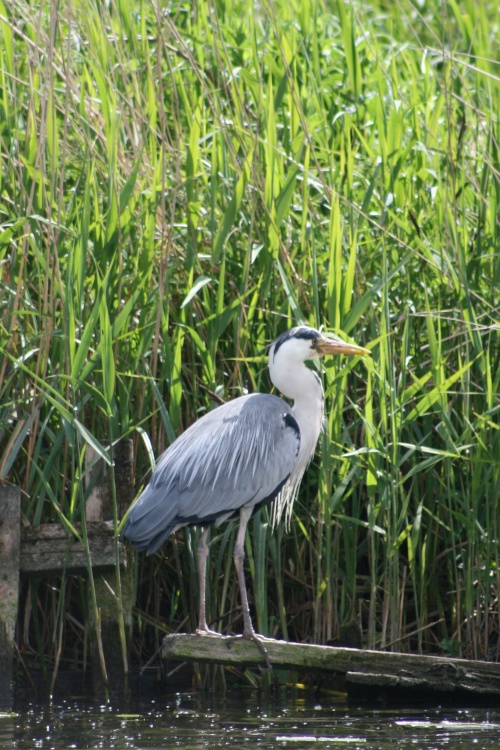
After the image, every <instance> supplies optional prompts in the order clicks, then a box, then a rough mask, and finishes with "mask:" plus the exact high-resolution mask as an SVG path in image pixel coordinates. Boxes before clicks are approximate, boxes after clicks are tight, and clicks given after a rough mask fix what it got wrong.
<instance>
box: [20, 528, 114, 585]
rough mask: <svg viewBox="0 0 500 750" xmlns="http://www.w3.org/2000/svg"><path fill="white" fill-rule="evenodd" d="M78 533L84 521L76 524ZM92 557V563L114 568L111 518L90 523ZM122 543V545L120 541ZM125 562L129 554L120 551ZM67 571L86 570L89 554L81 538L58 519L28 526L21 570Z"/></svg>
mask: <svg viewBox="0 0 500 750" xmlns="http://www.w3.org/2000/svg"><path fill="white" fill-rule="evenodd" d="M75 527H76V530H77V531H78V533H81V525H80V524H75ZM87 534H88V539H89V549H90V557H91V560H92V567H93V568H96V569H100V568H114V566H115V536H114V535H115V532H114V527H113V522H112V521H94V522H92V523H87ZM120 546H121V545H120ZM121 560H122V563H123V564H124V563H125V561H126V555H125V554H123V555H121ZM63 568H65V569H66V572H68V573H74V574H85V573H86V572H87V555H86V552H85V547H84V545H83V544H82V542H80V540H79V539H78V538H77V537H76V536H74V534H70V533H69V532H67V531H66V530H65V529H64V527H63V526H61V525H60V524H58V523H48V524H41V525H40V526H28V527H25V528H23V529H22V531H21V553H20V559H19V569H20V571H21V573H24V574H30V573H37V574H45V575H49V574H60V572H61V570H62V569H63Z"/></svg>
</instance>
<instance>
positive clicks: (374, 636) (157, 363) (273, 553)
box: [0, 0, 500, 656]
mask: <svg viewBox="0 0 500 750" xmlns="http://www.w3.org/2000/svg"><path fill="white" fill-rule="evenodd" d="M230 5H231V7H230ZM230 5H229V4H228V3H212V2H204V1H200V2H199V3H196V4H195V6H193V8H191V9H189V10H187V9H186V8H185V7H184V6H182V5H181V4H175V3H174V5H172V6H171V7H169V9H167V10H165V12H162V13H160V12H159V11H158V8H157V6H156V5H154V4H152V3H150V2H148V0H141V1H140V2H139V1H138V2H137V3H133V4H132V5H130V4H126V3H121V2H120V3H114V4H111V5H110V6H106V7H104V6H103V5H102V4H101V3H97V2H91V3H85V4H83V3H80V2H73V3H68V4H67V5H65V6H64V7H63V6H54V5H53V4H51V3H42V4H41V5H40V7H39V8H37V9H36V11H35V10H34V9H33V8H32V6H31V5H30V4H29V3H27V2H21V1H20V0H19V2H16V3H14V4H13V5H12V7H9V8H7V7H5V5H4V4H0V16H1V19H0V21H1V33H2V39H3V47H2V49H0V68H1V76H2V87H1V94H0V96H1V102H0V103H1V121H2V131H1V154H2V162H3V167H4V168H3V170H2V177H1V180H2V187H1V193H0V221H1V224H2V234H1V236H0V263H1V264H2V265H1V266H0V272H1V274H2V275H1V290H2V294H1V295H0V306H1V326H2V328H1V330H2V335H1V338H2V349H1V358H0V373H1V384H0V393H1V398H0V413H1V417H0V446H1V448H0V476H1V477H2V479H8V480H9V481H12V482H16V483H18V484H20V485H21V486H22V487H23V490H24V492H25V494H26V501H25V507H24V512H25V515H26V517H27V518H28V519H29V520H30V521H31V522H32V523H40V522H42V521H47V520H54V521H57V522H62V523H65V524H66V525H67V528H68V529H69V531H70V533H73V532H72V531H71V529H72V528H74V524H75V522H76V521H78V520H81V519H82V517H83V515H82V514H83V509H84V506H85V502H86V496H85V491H83V490H82V489H81V487H82V484H81V483H82V478H83V475H84V473H85V469H84V462H83V457H84V454H85V451H86V450H87V446H90V447H92V448H93V449H94V450H96V451H97V452H98V453H99V455H101V456H102V457H103V458H105V460H108V461H109V460H110V457H111V446H112V445H113V443H114V441H116V440H117V439H119V438H121V437H125V436H132V437H133V438H134V441H135V448H136V462H137V466H136V469H137V484H138V486H141V485H142V484H143V483H144V482H145V481H147V473H148V470H149V467H150V464H151V455H152V452H153V451H154V453H156V455H158V453H159V452H160V451H161V450H162V449H164V448H165V447H166V446H167V445H168V444H169V443H170V442H171V441H172V440H173V439H174V437H175V435H176V434H178V433H179V432H180V431H181V430H182V429H184V428H185V427H186V426H188V424H190V423H191V422H192V421H193V420H194V419H196V418H197V417H198V416H199V415H201V414H202V413H204V411H205V410H207V409H210V408H212V407H213V406H214V405H216V404H217V403H218V402H219V399H221V398H222V399H225V398H230V397H232V396H234V395H238V394H239V393H241V392H242V391H244V390H248V391H253V390H268V389H269V387H270V384H269V381H268V379H267V377H266V374H265V368H264V358H263V357H262V356H261V355H260V354H259V352H260V351H261V349H262V347H263V346H264V345H265V344H266V343H268V342H269V340H271V339H272V338H273V336H275V335H276V334H277V333H278V332H279V331H281V330H283V328H284V327H285V326H287V325H289V324H292V323H295V322H311V323H313V324H315V325H321V324H324V325H325V327H326V328H329V329H332V330H333V331H335V332H338V333H341V334H343V335H346V336H352V337H353V339H355V340H359V341H360V342H362V343H368V342H371V343H370V345H371V347H372V352H373V362H372V363H365V362H364V363H362V364H361V363H359V362H340V363H325V372H324V385H325V391H326V396H327V401H326V424H325V432H324V435H323V437H322V439H321V442H320V448H319V451H318V456H317V458H316V459H315V461H314V462H313V464H312V466H311V468H310V471H309V473H308V476H307V478H306V480H305V483H304V487H303V490H302V492H301V495H300V498H299V500H298V502H297V506H296V509H295V517H294V523H293V526H292V528H291V529H290V531H288V532H286V531H280V532H279V533H275V534H273V535H270V534H269V529H268V519H267V516H266V514H265V513H264V512H261V514H260V517H256V519H255V521H254V523H253V525H252V528H251V537H252V541H253V543H254V544H253V547H250V546H249V547H248V553H249V554H248V558H249V566H248V573H249V576H250V577H251V578H252V587H251V588H252V590H254V591H255V600H254V601H255V607H256V610H257V612H256V620H257V622H258V625H259V629H261V630H262V632H266V633H269V634H275V635H284V636H287V635H288V636H289V637H293V638H297V639H301V640H302V639H307V640H314V641H326V640H331V639H334V638H335V637H337V636H338V634H339V631H340V628H341V626H342V625H343V624H346V623H349V622H351V621H353V620H359V622H360V625H361V627H362V630H363V634H364V639H365V643H367V644H368V645H370V646H388V645H389V644H391V647H392V648H417V649H420V650H424V649H439V648H447V649H449V650H451V651H453V652H460V653H463V654H474V655H476V656H477V655H486V656H490V655H491V654H492V653H493V652H494V650H495V648H496V646H495V644H496V643H497V635H498V625H497V623H498V617H497V615H498V612H497V611H496V609H495V601H496V599H495V597H496V596H497V594H498V561H497V554H496V539H497V536H498V534H497V531H498V529H497V515H498V514H497V512H496V511H497V501H496V497H497V492H496V490H497V482H498V477H497V469H496V467H497V464H498V452H497V400H498V377H497V376H496V375H495V373H496V372H497V371H498V367H496V364H497V360H498V346H497V343H498V341H497V339H498V336H497V321H496V309H497V306H498V301H497V299H496V296H497V295H496V288H497V286H498V285H497V284H496V282H495V280H496V279H497V277H498V268H497V266H498V263H497V257H498V253H497V252H496V248H497V246H498V220H497V213H498V212H497V210H496V208H497V206H498V196H499V194H500V193H499V189H500V188H499V180H498V163H499V160H498V138H499V129H498V112H499V83H498V75H497V62H498V61H497V60H496V48H495V45H494V44H493V39H492V38H491V35H490V31H489V30H490V28H493V26H494V24H493V21H494V19H495V18H496V14H497V10H496V7H495V4H494V3H492V2H487V0H482V2H480V3H476V4H474V5H473V4H470V3H467V4H466V6H464V9H462V11H460V10H459V9H458V7H457V6H456V5H453V4H452V5H450V6H446V9H445V10H446V12H441V11H442V10H443V6H442V5H441V4H438V3H434V2H433V3H431V6H432V7H431V6H429V7H428V8H427V10H426V12H427V13H428V14H429V15H428V16H426V15H423V14H424V11H423V10H419V9H418V8H416V7H415V6H413V5H411V4H410V3H402V4H400V5H398V6H395V7H391V8H390V9H388V8H387V7H386V5H385V4H384V3H377V2H376V3H372V4H371V5H370V6H369V7H367V6H362V5H360V4H358V3H356V2H350V3H341V2H339V3H335V4H331V5H327V6H325V5H324V4H322V3H319V2H317V1H316V0H309V1H308V2H306V3H304V2H302V3H298V2H297V3H295V2H292V3H282V2H273V3H263V4H262V5H255V4H250V3H246V2H233V3H231V4H230ZM421 14H422V15H421ZM114 520H115V525H116V527H117V530H118V527H119V520H120V519H119V518H118V516H117V514H116V513H115V519H114ZM197 534H198V532H197V531H192V530H189V531H186V532H181V533H180V534H179V535H178V537H177V538H176V540H175V542H174V543H173V544H170V543H169V545H167V547H166V548H165V550H164V551H163V552H162V554H161V556H160V557H159V558H157V559H156V560H154V561H148V562H144V561H142V560H141V562H140V565H139V572H138V574H139V575H140V576H141V577H142V578H141V580H143V581H144V582H145V584H147V586H141V587H140V590H141V592H143V591H144V590H145V588H151V590H150V591H149V592H148V593H147V595H145V594H144V595H142V596H141V597H140V600H139V603H138V604H139V610H140V612H141V614H140V617H139V620H138V623H139V624H141V628H140V629H139V628H138V629H137V633H138V634H139V635H138V637H139V638H140V643H141V648H142V649H143V650H144V651H147V650H148V648H153V646H152V645H151V644H152V643H153V642H156V641H157V639H158V633H160V632H162V629H164V628H165V627H168V628H174V629H175V628H184V627H187V626H189V627H190V628H194V627H195V625H196V616H195V614H194V613H195V610H196V589H197V581H196V574H195V572H194V571H195V566H194V550H195V545H196V540H197ZM233 537H234V531H233V530H232V529H231V528H228V529H225V528H222V529H216V530H215V531H214V533H213V539H212V561H213V562H212V567H211V569H210V571H209V575H210V580H211V583H212V585H211V586H210V601H209V612H210V619H211V621H212V622H214V623H216V624H217V626H218V627H220V628H221V629H223V630H228V631H229V630H233V629H234V630H237V629H238V627H239V624H238V619H237V618H238V616H239V615H238V611H237V607H238V597H237V590H236V587H235V581H234V576H233V575H232V572H231V560H230V555H229V556H228V554H227V553H228V551H229V550H230V549H231V545H232V541H233ZM160 562H161V565H160ZM159 580H160V581H161V585H160V586H158V587H155V586H154V583H155V581H159ZM63 588H64V586H63V587H61V592H62V591H63ZM117 590H118V591H119V581H118V586H117ZM65 601H67V596H66V598H65V596H64V594H63V593H61V599H60V606H59V612H60V613H62V614H58V615H57V617H58V618H59V619H58V622H59V626H60V633H61V636H60V642H62V641H61V639H62V637H63V629H64V628H63V621H64V610H65V608H66V607H65ZM33 617H34V618H35V615H33ZM151 621H153V622H157V623H158V630H157V633H156V634H155V635H154V636H149V635H148V632H149V626H148V627H146V625H145V623H146V622H148V623H150V622H151ZM33 622H34V623H35V620H33ZM34 627H35V628H36V624H34ZM58 648H59V647H58Z"/></svg>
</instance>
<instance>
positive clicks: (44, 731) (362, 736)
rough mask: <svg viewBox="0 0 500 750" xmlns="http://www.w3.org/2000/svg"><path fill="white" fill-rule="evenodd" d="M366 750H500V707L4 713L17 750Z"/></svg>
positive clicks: (238, 695)
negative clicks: (493, 708)
mask: <svg viewBox="0 0 500 750" xmlns="http://www.w3.org/2000/svg"><path fill="white" fill-rule="evenodd" d="M310 747H311V748H312V747H316V748H321V749H322V750H323V749H326V748H335V749H339V748H360V750H385V748H391V750H394V749H395V748H397V750H406V749H408V750H410V748H411V750H427V749H428V750H439V749H440V748H449V749H450V750H493V749H494V750H498V748H499V747H500V709H499V710H496V709H495V710H480V709H474V710H469V711H466V710H448V709H447V710H446V711H444V710H443V711H441V710H439V709H434V710H427V711H423V710H421V709H419V710H418V711H401V710H400V711H398V712H397V713H396V712H391V711H369V710H366V709H363V710H361V709H359V710H352V709H348V708H347V707H345V706H339V704H338V702H335V701H331V700H328V699H327V698H324V699H322V700H321V702H317V701H316V700H315V699H314V697H313V696H309V695H305V696H303V697H302V696H297V695H294V696H290V695H283V696H282V697H281V698H280V699H276V700H270V699H267V700H265V699H259V698H258V696H257V694H256V693H250V692H245V691H239V690H237V691H234V690H233V691H231V695H229V696H225V697H222V698H220V699H217V700H215V699H211V697H210V696H206V695H200V694H193V693H182V694H178V695H176V696H173V697H171V698H169V699H166V700H165V699H162V700H159V699H156V700H154V701H148V702H145V703H141V704H138V705H135V706H134V709H133V710H132V709H130V708H129V709H128V711H127V712H126V713H125V712H124V711H123V708H119V707H116V706H115V707H113V706H105V707H99V706H97V707H96V706H92V705H89V704H88V703H84V702H71V703H70V702H68V703H64V702H61V703H58V704H53V705H50V706H46V707H43V708H41V707H39V706H38V707H35V706H32V707H30V708H28V710H23V711H20V712H18V714H17V715H14V716H9V715H6V714H3V715H0V750H7V749H8V750H12V749H13V748H20V749H22V748H26V749H28V748H29V750H32V749H33V748H43V750H49V749H53V750H61V749H62V748H64V749H66V748H78V749H79V748H82V749H83V748H120V750H121V749H123V748H137V749H139V748H140V749H141V750H146V748H148V749H149V748H165V749H167V748H169V749H170V748H183V750H191V748H192V749H193V750H194V749H195V748H200V749H201V748H204V749H206V748H229V749H231V748H235V749H236V750H243V748H269V749H271V748H272V749H273V750H275V749H276V748H283V749H285V748H288V749H290V748H292V749H295V748H297V749H298V748H310Z"/></svg>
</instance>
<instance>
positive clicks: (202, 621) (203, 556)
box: [196, 526, 213, 633]
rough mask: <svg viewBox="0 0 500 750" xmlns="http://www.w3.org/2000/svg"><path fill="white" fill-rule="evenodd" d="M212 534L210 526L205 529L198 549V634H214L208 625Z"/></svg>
mask: <svg viewBox="0 0 500 750" xmlns="http://www.w3.org/2000/svg"><path fill="white" fill-rule="evenodd" d="M209 532H210V526H207V527H206V529H203V532H202V534H201V537H200V541H199V542H198V549H197V551H196V557H197V559H198V578H199V587H200V610H199V619H198V629H197V632H198V633H212V632H213V631H212V630H210V628H209V627H208V625H207V615H206V602H205V597H206V590H207V557H208V544H207V538H208V535H209Z"/></svg>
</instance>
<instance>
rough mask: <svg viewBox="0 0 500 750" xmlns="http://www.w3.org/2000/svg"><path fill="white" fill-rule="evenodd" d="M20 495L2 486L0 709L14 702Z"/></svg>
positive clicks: (18, 492)
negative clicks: (13, 681)
mask: <svg viewBox="0 0 500 750" xmlns="http://www.w3.org/2000/svg"><path fill="white" fill-rule="evenodd" d="M20 520H21V492H20V490H19V489H18V488H17V487H3V486H0V675H1V677H0V709H1V710H6V709H10V708H11V706H12V700H13V683H12V676H13V672H12V668H13V658H14V648H15V643H14V634H15V628H16V620H17V609H18V604H19V546H20V544H19V535H20V525H21V524H20Z"/></svg>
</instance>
